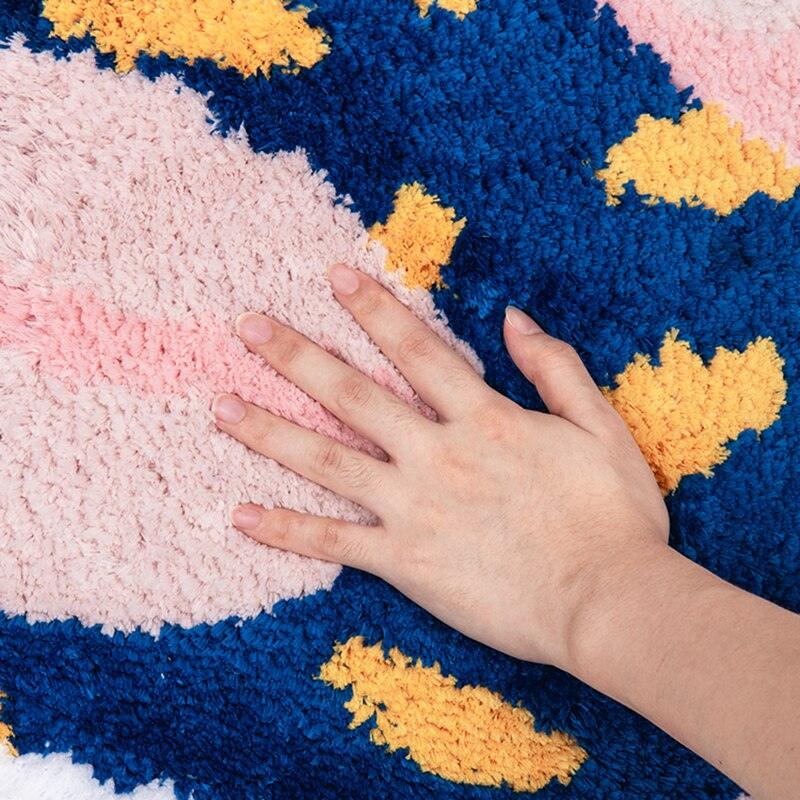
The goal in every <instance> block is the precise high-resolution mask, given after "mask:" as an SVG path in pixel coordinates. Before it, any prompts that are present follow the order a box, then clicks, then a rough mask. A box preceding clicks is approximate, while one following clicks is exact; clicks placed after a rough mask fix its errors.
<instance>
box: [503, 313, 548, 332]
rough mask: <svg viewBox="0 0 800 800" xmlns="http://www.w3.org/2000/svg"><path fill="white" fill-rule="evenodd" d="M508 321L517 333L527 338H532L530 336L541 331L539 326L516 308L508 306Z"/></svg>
mask: <svg viewBox="0 0 800 800" xmlns="http://www.w3.org/2000/svg"><path fill="white" fill-rule="evenodd" d="M506 320H507V321H508V324H509V325H510V326H511V327H512V328H513V329H514V330H515V331H516V332H517V333H522V334H524V335H525V336H530V334H532V333H537V332H538V331H540V330H541V327H540V326H539V325H537V324H536V323H535V322H534V321H533V320H532V319H531V318H530V317H529V316H528V315H527V314H526V313H525V312H524V311H520V310H519V309H518V308H517V307H516V306H506Z"/></svg>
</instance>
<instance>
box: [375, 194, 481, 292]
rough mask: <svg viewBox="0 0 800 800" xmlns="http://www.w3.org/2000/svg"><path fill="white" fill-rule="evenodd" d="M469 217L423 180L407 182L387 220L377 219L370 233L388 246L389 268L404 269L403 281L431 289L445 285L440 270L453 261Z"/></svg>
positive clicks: (395, 200) (395, 199)
mask: <svg viewBox="0 0 800 800" xmlns="http://www.w3.org/2000/svg"><path fill="white" fill-rule="evenodd" d="M466 222H467V221H466V219H459V220H457V219H456V212H455V209H452V208H445V207H443V206H442V205H441V204H440V202H439V198H438V197H437V196H436V195H431V194H428V193H427V192H426V190H425V187H424V186H422V184H419V183H412V184H403V185H402V186H401V187H400V189H398V191H397V194H395V198H394V209H393V210H392V213H391V214H390V215H389V217H388V219H387V220H386V222H385V223H380V222H376V223H375V224H374V225H373V226H372V227H371V228H370V230H369V235H370V236H371V237H372V238H373V239H375V240H377V241H379V242H381V244H383V246H384V247H385V248H386V249H387V251H388V255H387V257H386V269H387V270H389V271H390V272H394V271H395V270H402V275H403V283H405V284H406V286H410V287H421V288H423V289H430V288H431V287H433V286H441V285H442V279H441V275H440V272H439V271H440V269H441V268H442V267H443V266H444V265H445V264H447V263H448V262H449V261H450V255H451V253H452V252H453V246H454V245H455V243H456V239H457V238H458V235H459V233H461V230H462V228H463V227H464V225H465V224H466Z"/></svg>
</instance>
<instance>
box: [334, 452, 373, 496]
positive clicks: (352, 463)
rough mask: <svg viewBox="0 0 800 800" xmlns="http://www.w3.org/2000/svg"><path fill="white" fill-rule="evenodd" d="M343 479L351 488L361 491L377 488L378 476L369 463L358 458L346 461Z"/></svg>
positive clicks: (343, 465)
mask: <svg viewBox="0 0 800 800" xmlns="http://www.w3.org/2000/svg"><path fill="white" fill-rule="evenodd" d="M341 474H342V479H343V480H344V481H345V483H346V484H347V485H348V486H349V487H350V488H351V489H356V490H359V491H363V490H365V489H371V488H374V487H375V484H376V475H375V472H374V470H373V469H372V468H371V467H370V465H369V463H368V462H367V461H366V460H365V459H363V458H360V457H358V456H353V457H350V458H348V459H345V460H344V463H343V464H342V468H341Z"/></svg>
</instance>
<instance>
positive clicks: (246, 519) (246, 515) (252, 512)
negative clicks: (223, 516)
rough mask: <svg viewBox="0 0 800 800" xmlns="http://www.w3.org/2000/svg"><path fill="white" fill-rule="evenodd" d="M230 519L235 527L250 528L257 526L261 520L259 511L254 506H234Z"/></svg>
mask: <svg viewBox="0 0 800 800" xmlns="http://www.w3.org/2000/svg"><path fill="white" fill-rule="evenodd" d="M231 520H232V521H233V524H234V525H235V526H236V527H237V528H244V529H245V530H251V529H252V528H256V527H258V523H259V522H261V512H260V511H259V510H258V509H257V508H256V507H255V506H236V508H234V509H233V513H232V514H231Z"/></svg>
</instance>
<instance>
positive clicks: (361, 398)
mask: <svg viewBox="0 0 800 800" xmlns="http://www.w3.org/2000/svg"><path fill="white" fill-rule="evenodd" d="M371 397H372V386H371V385H370V382H369V381H368V380H366V379H364V378H361V377H358V376H356V375H348V376H347V377H346V378H344V379H343V380H342V381H341V382H340V384H339V387H338V391H337V392H336V398H337V402H338V404H339V406H340V407H342V408H364V407H365V406H366V405H367V404H368V403H369V401H370V399H371Z"/></svg>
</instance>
